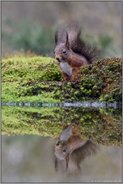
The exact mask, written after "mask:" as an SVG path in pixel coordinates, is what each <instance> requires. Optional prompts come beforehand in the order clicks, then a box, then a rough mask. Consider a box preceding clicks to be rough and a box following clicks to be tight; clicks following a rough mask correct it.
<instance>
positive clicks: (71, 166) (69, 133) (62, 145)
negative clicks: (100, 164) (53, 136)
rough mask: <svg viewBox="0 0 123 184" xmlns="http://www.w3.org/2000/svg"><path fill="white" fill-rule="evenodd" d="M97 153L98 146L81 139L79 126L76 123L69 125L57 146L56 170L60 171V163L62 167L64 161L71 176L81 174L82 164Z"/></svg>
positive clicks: (62, 133) (63, 131) (64, 129)
mask: <svg viewBox="0 0 123 184" xmlns="http://www.w3.org/2000/svg"><path fill="white" fill-rule="evenodd" d="M96 151H97V145H96V144H94V143H93V142H92V141H91V140H86V141H83V140H82V139H81V134H80V129H79V126H77V125H76V124H74V123H73V124H71V125H67V126H65V127H64V128H63V130H62V132H61V134H60V136H59V138H58V140H57V142H56V144H55V168H56V170H58V161H60V165H62V162H63V161H64V162H65V168H66V171H68V173H69V174H79V173H81V172H80V171H81V168H80V162H81V161H82V160H84V159H85V158H86V157H87V156H89V155H92V154H94V153H96ZM61 161H62V162H61ZM66 171H65V172H66Z"/></svg>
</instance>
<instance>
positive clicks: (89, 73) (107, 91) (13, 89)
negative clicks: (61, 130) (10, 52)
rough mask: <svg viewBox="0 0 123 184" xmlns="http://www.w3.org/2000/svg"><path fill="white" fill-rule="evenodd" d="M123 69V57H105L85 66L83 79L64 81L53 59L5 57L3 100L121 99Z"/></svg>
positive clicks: (3, 63) (25, 56) (82, 74)
mask: <svg viewBox="0 0 123 184" xmlns="http://www.w3.org/2000/svg"><path fill="white" fill-rule="evenodd" d="M121 68H122V64H121V59H120V58H107V59H102V60H99V61H97V62H95V63H94V64H92V65H87V66H85V67H83V68H82V69H81V77H80V80H79V81H77V82H68V83H63V82H62V76H61V72H60V68H59V66H58V64H57V63H56V62H55V61H54V59H53V58H49V57H40V56H35V55H30V54H29V55H23V54H20V55H15V56H9V57H6V58H4V59H3V60H2V101H4V102H5V101H27V100H28V101H43V102H60V101H63V100H65V99H66V100H67V101H70V102H72V101H81V100H88V99H91V98H93V99H99V100H100V101H108V102H112V101H114V100H115V101H121V96H122V95H121V94H122V92H121V72H122V69H121Z"/></svg>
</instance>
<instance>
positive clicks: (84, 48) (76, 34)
mask: <svg viewBox="0 0 123 184" xmlns="http://www.w3.org/2000/svg"><path fill="white" fill-rule="evenodd" d="M66 30H67V33H68V38H69V46H70V48H71V49H72V50H73V51H74V52H75V53H77V54H79V55H82V56H84V57H85V58H86V59H87V61H88V63H90V64H91V63H92V62H93V61H94V60H95V59H96V58H97V55H98V50H97V48H95V47H91V46H90V45H88V44H87V43H85V41H84V40H82V39H81V38H80V35H81V28H80V26H79V25H78V24H72V25H71V26H69V27H67V29H66Z"/></svg>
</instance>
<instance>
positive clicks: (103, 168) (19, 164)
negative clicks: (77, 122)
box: [2, 132, 122, 182]
mask: <svg viewBox="0 0 123 184" xmlns="http://www.w3.org/2000/svg"><path fill="white" fill-rule="evenodd" d="M63 134H64V132H63ZM63 134H61V137H60V139H64V138H65V139H68V137H69V136H68V137H64V136H63ZM69 135H71V132H70V134H69ZM55 143H56V139H53V138H50V137H40V136H31V135H28V136H27V135H25V136H2V181H3V182H30V181H31V182H58V181H59V182H70V181H73V182H86V181H88V182H91V181H92V182H93V181H117V182H118V181H121V176H122V172H121V158H122V157H121V148H120V147H113V146H102V145H100V149H99V150H98V152H97V153H96V154H93V156H91V157H86V158H84V160H83V159H82V162H80V163H77V164H78V165H80V168H81V174H80V175H68V173H66V172H61V171H62V170H58V172H56V171H55V169H53V168H54V145H55ZM86 143H87V142H86V141H85V142H84V144H86ZM84 144H83V145H84ZM92 144H93V143H92ZM89 149H90V148H89ZM94 149H95V147H94ZM77 152H78V151H77ZM85 154H86V153H85ZM76 157H79V152H78V153H77V156H76V153H74V154H73V155H72V158H71V159H75V160H76ZM70 162H71V161H69V163H70ZM72 163H73V162H72ZM72 163H71V164H72ZM68 165H69V164H68ZM75 165H76V164H74V166H75ZM69 167H72V165H71V166H69ZM59 169H60V165H59Z"/></svg>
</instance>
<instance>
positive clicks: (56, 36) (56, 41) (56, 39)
mask: <svg viewBox="0 0 123 184" xmlns="http://www.w3.org/2000/svg"><path fill="white" fill-rule="evenodd" d="M57 43H58V31H56V32H55V45H57Z"/></svg>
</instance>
